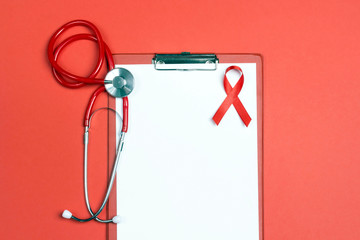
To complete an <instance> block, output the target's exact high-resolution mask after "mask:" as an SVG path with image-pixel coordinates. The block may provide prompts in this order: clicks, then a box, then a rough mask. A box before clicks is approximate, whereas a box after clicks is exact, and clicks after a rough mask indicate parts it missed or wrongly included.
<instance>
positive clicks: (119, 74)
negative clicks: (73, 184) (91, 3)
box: [48, 20, 134, 223]
mask: <svg viewBox="0 0 360 240" xmlns="http://www.w3.org/2000/svg"><path fill="white" fill-rule="evenodd" d="M76 26H83V27H86V28H88V29H90V30H91V32H92V33H93V34H89V33H80V34H76V35H72V36H70V37H68V38H66V39H65V40H63V41H62V42H60V43H59V44H57V45H56V46H55V43H56V41H57V40H58V38H59V37H60V36H61V34H63V33H64V32H65V31H66V30H68V29H69V28H72V27H76ZM78 40H91V41H95V42H96V43H97V45H98V50H99V57H98V60H97V64H96V67H95V68H94V70H93V71H92V73H91V74H90V75H89V76H88V77H81V76H77V75H75V74H72V73H70V72H68V71H66V70H64V69H63V68H62V67H61V66H59V64H58V63H57V60H58V57H59V54H60V53H61V51H62V50H63V49H64V48H65V47H66V46H68V45H69V44H70V43H72V42H75V41H78ZM48 58H49V61H50V64H51V67H52V71H53V75H54V77H55V79H56V80H57V81H58V82H59V83H60V84H61V85H63V86H65V87H68V88H80V87H83V86H85V85H87V84H100V85H101V86H100V87H99V88H97V89H96V90H95V92H94V93H93V94H92V95H91V98H90V100H89V103H88V105H87V108H86V111H85V118H84V126H85V133H84V191H85V202H86V206H87V209H88V211H89V213H90V214H91V217H90V218H87V219H80V218H77V217H75V216H74V215H72V213H71V212H70V211H68V210H65V211H64V212H63V214H62V216H63V217H64V218H67V219H74V220H76V221H79V222H88V221H90V220H93V219H95V220H97V221H99V222H103V223H109V222H113V223H119V222H120V220H121V219H120V217H119V216H115V217H113V218H112V219H108V220H103V219H100V218H99V217H98V215H99V214H100V213H101V211H102V210H103V209H104V207H105V204H106V202H107V200H108V198H109V195H110V191H111V188H112V185H113V182H114V179H115V175H116V170H117V166H118V163H119V159H120V153H121V151H122V148H123V144H124V137H125V133H126V132H127V130H128V106H129V102H128V97H127V96H128V95H129V94H130V93H131V91H132V90H133V88H134V77H133V75H132V74H131V73H130V72H129V71H128V70H126V69H125V68H115V64H114V59H113V57H112V54H111V52H110V49H109V47H108V46H107V45H106V43H105V42H104V41H103V39H102V37H101V34H100V32H99V30H98V29H97V28H96V27H95V25H94V24H92V23H91V22H88V21H85V20H75V21H71V22H68V23H66V24H65V25H63V26H62V27H60V28H59V29H58V30H57V31H56V32H55V33H54V34H53V36H52V37H51V39H50V42H49V45H48ZM105 60H106V62H107V66H108V69H109V72H108V73H107V75H106V77H105V79H100V78H96V75H97V74H98V73H99V71H100V69H101V67H102V66H103V64H104V62H105ZM105 91H107V92H108V94H110V95H111V96H113V97H116V98H122V101H123V115H122V130H121V133H120V141H119V145H118V150H117V155H116V160H115V162H114V166H113V169H112V173H111V177H110V180H109V184H108V188H107V191H106V195H105V197H104V200H103V202H102V204H101V207H100V208H99V210H98V211H96V212H94V211H93V210H92V209H91V206H90V203H89V197H88V187H87V155H88V142H89V128H90V121H91V117H92V115H93V114H94V113H95V112H96V110H95V111H93V106H94V103H95V101H96V98H97V97H98V96H99V94H101V93H102V92H105ZM109 110H112V111H115V110H114V109H109ZM115 112H116V111H115Z"/></svg>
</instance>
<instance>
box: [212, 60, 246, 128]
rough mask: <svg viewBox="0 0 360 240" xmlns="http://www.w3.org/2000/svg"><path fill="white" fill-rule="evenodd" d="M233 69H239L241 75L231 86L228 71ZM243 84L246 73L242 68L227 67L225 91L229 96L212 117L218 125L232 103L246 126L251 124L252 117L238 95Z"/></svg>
mask: <svg viewBox="0 0 360 240" xmlns="http://www.w3.org/2000/svg"><path fill="white" fill-rule="evenodd" d="M232 69H235V70H238V71H240V73H241V77H240V79H239V80H238V81H237V83H236V84H235V86H234V87H231V85H230V83H229V80H228V79H227V77H226V73H227V72H229V71H230V70H232ZM243 85H244V73H243V71H242V70H241V68H240V67H238V66H230V67H228V68H227V69H226V71H225V75H224V88H225V92H226V94H227V96H226V98H225V100H224V101H223V103H222V104H221V105H220V107H219V109H218V110H217V111H216V113H215V115H214V116H213V118H212V119H213V120H214V122H215V123H216V125H219V123H220V121H221V119H222V118H223V117H224V115H225V113H226V112H227V110H228V109H229V108H230V106H231V104H233V105H234V107H235V109H236V111H237V113H238V114H239V116H240V118H241V119H242V121H243V122H244V124H245V125H246V127H247V126H249V123H250V122H251V117H250V116H249V114H248V112H247V111H246V109H245V107H244V105H243V104H242V103H241V101H240V99H239V97H238V95H239V93H240V91H241V89H242V87H243Z"/></svg>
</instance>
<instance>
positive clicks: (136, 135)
mask: <svg viewBox="0 0 360 240" xmlns="http://www.w3.org/2000/svg"><path fill="white" fill-rule="evenodd" d="M231 65H237V66H239V67H241V68H242V70H243V71H244V77H245V82H244V86H243V88H242V90H241V92H240V94H239V98H240V100H241V102H242V103H243V105H244V106H245V108H246V110H247V111H248V113H249V115H250V116H251V118H252V121H251V123H250V125H249V127H246V126H245V125H244V123H243V122H242V120H241V119H240V117H239V115H238V114H237V112H236V110H235V108H234V107H233V106H231V107H230V109H229V110H228V111H227V112H226V114H225V116H224V117H223V119H222V121H221V122H220V124H219V126H216V125H215V123H213V121H212V117H213V115H214V113H215V112H216V110H217V109H218V108H219V106H220V105H221V103H222V102H223V101H224V99H225V97H226V93H225V90H224V87H223V76H224V72H225V69H226V68H227V67H229V66H231ZM117 67H124V68H126V69H128V70H129V71H131V72H132V74H133V75H134V78H135V88H134V90H133V92H132V93H131V94H130V95H129V131H128V133H127V134H126V137H125V144H124V148H123V152H122V156H121V161H120V165H119V168H118V174H117V214H118V215H120V216H121V217H122V222H121V223H120V224H118V225H117V237H118V239H119V240H170V239H171V240H200V239H204V240H205V239H206V240H219V239H226V240H235V239H236V240H255V239H256V240H258V239H259V203H258V190H259V185H258V149H257V105H256V99H257V95H256V64H255V63H241V64H236V63H233V64H219V65H218V68H217V70H216V71H157V70H155V69H154V66H153V65H152V64H145V65H117ZM227 76H228V78H229V81H230V83H231V84H232V85H234V83H235V82H236V80H237V79H238V78H239V74H238V73H237V71H235V70H233V71H230V72H229V73H228V75H227ZM116 108H117V111H118V112H120V113H121V112H122V100H121V99H117V101H116ZM120 127H121V126H119V125H117V131H119V128H120Z"/></svg>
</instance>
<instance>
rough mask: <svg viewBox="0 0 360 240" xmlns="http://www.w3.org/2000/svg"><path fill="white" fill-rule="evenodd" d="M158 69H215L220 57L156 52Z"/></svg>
mask: <svg viewBox="0 0 360 240" xmlns="http://www.w3.org/2000/svg"><path fill="white" fill-rule="evenodd" d="M152 63H153V64H154V68H155V69H156V70H179V71H191V70H204V71H214V70H216V68H217V64H218V63H219V59H218V58H217V56H216V55H215V54H190V53H189V52H183V53H181V54H155V57H154V58H153V59H152Z"/></svg>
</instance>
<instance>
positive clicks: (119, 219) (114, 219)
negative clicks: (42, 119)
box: [112, 216, 121, 223]
mask: <svg viewBox="0 0 360 240" xmlns="http://www.w3.org/2000/svg"><path fill="white" fill-rule="evenodd" d="M112 221H113V223H120V222H121V217H119V216H115V217H113V218H112Z"/></svg>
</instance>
